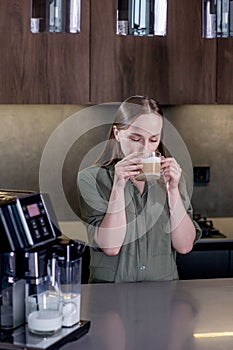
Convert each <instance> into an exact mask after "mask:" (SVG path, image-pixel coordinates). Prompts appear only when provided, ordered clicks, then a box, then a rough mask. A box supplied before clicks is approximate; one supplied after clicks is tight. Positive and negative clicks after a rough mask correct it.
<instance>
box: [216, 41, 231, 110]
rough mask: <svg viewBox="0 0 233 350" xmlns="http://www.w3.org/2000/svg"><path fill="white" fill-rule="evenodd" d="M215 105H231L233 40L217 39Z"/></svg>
mask: <svg viewBox="0 0 233 350" xmlns="http://www.w3.org/2000/svg"><path fill="white" fill-rule="evenodd" d="M217 45H218V61H217V62H218V65H217V103H223V104H226V103H231V104H232V103H233V38H224V39H218V42H217Z"/></svg>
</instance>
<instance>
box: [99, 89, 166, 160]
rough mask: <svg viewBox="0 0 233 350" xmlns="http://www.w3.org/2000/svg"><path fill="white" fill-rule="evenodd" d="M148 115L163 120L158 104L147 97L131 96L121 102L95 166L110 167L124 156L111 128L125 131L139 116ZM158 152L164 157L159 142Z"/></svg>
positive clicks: (163, 151)
mask: <svg viewBox="0 0 233 350" xmlns="http://www.w3.org/2000/svg"><path fill="white" fill-rule="evenodd" d="M149 113H154V114H155V115H156V116H160V117H161V118H163V112H162V109H161V107H160V105H159V103H158V102H157V101H155V100H153V99H152V98H150V97H148V96H131V97H129V98H127V99H126V100H125V101H124V102H122V103H121V105H120V107H119V108H118V110H117V112H116V114H115V119H114V122H113V124H112V126H111V129H110V131H109V135H108V140H107V142H106V145H105V148H104V150H103V153H102V154H101V156H100V158H99V159H98V160H97V161H96V164H97V165H100V166H102V165H110V164H115V163H117V162H118V161H119V160H120V159H122V158H123V157H124V155H123V153H122V151H121V147H120V144H119V142H117V141H116V139H115V136H114V132H113V128H114V127H117V129H118V130H123V129H127V128H128V127H129V125H130V124H132V123H133V122H134V121H135V120H136V119H137V118H138V117H139V116H140V115H142V114H149ZM161 136H162V135H161ZM158 150H159V151H160V153H161V154H162V155H165V149H164V146H163V144H162V142H160V144H159V146H158Z"/></svg>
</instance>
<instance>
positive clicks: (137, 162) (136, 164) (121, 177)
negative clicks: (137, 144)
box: [114, 152, 143, 188]
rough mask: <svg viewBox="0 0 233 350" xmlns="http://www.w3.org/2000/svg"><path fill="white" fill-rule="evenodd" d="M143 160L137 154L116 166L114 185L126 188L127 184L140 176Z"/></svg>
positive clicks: (129, 156) (124, 159) (131, 155)
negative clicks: (131, 179)
mask: <svg viewBox="0 0 233 350" xmlns="http://www.w3.org/2000/svg"><path fill="white" fill-rule="evenodd" d="M142 166H143V165H142V164H141V158H140V157H138V156H137V152H134V153H131V154H130V155H128V156H126V157H125V158H123V159H122V160H120V161H119V162H118V163H116V165H115V176H114V184H116V185H118V186H121V187H123V188H124V187H125V184H126V182H127V181H128V180H129V179H130V178H132V177H134V176H136V175H138V174H139V173H140V169H142Z"/></svg>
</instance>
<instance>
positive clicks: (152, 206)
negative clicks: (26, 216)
mask: <svg viewBox="0 0 233 350" xmlns="http://www.w3.org/2000/svg"><path fill="white" fill-rule="evenodd" d="M162 131H163V116H162V111H161V108H160V106H159V104H158V103H157V102H156V101H154V100H153V99H151V98H148V97H145V96H132V97H130V98H128V99H127V100H126V101H124V102H123V103H122V104H121V105H120V107H119V109H118V111H117V113H116V116H115V121H114V123H113V125H112V127H111V130H110V134H109V138H108V141H107V143H106V146H105V149H104V151H103V154H102V155H101V157H100V159H99V160H98V162H97V164H96V165H95V166H92V167H90V168H87V169H84V170H82V171H81V172H80V173H79V175H78V187H79V200H80V210H81V214H82V219H83V220H84V222H85V223H86V226H87V232H88V237H89V240H90V246H91V262H90V282H132V281H155V280H172V279H177V278H178V273H177V267H176V252H179V253H182V254H185V253H188V252H189V251H191V249H192V247H193V244H194V242H195V240H196V239H198V238H199V237H200V229H199V227H198V226H197V224H196V223H195V222H193V221H192V218H191V216H192V209H191V206H190V201H189V198H188V195H187V191H186V188H185V183H184V180H183V177H182V176H181V174H182V170H181V168H180V166H179V164H177V162H176V160H175V159H174V158H172V157H165V154H164V147H163V145H162V143H161V136H162ZM156 150H159V151H160V152H161V153H162V155H163V156H162V161H161V173H162V176H161V177H160V179H159V180H158V181H154V182H147V181H137V180H136V179H135V177H136V176H137V175H138V174H139V172H140V169H142V167H143V166H142V163H141V158H140V153H141V152H152V151H156Z"/></svg>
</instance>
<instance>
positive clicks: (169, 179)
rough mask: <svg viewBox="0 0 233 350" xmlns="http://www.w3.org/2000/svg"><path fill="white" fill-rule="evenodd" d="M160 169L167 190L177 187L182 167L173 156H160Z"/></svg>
mask: <svg viewBox="0 0 233 350" xmlns="http://www.w3.org/2000/svg"><path fill="white" fill-rule="evenodd" d="M161 170H162V175H163V177H164V180H165V182H166V184H167V188H168V190H171V189H176V188H178V184H179V181H180V177H181V173H182V169H181V167H180V166H179V164H178V163H177V161H176V160H175V158H171V157H169V158H165V157H162V160H161Z"/></svg>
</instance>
